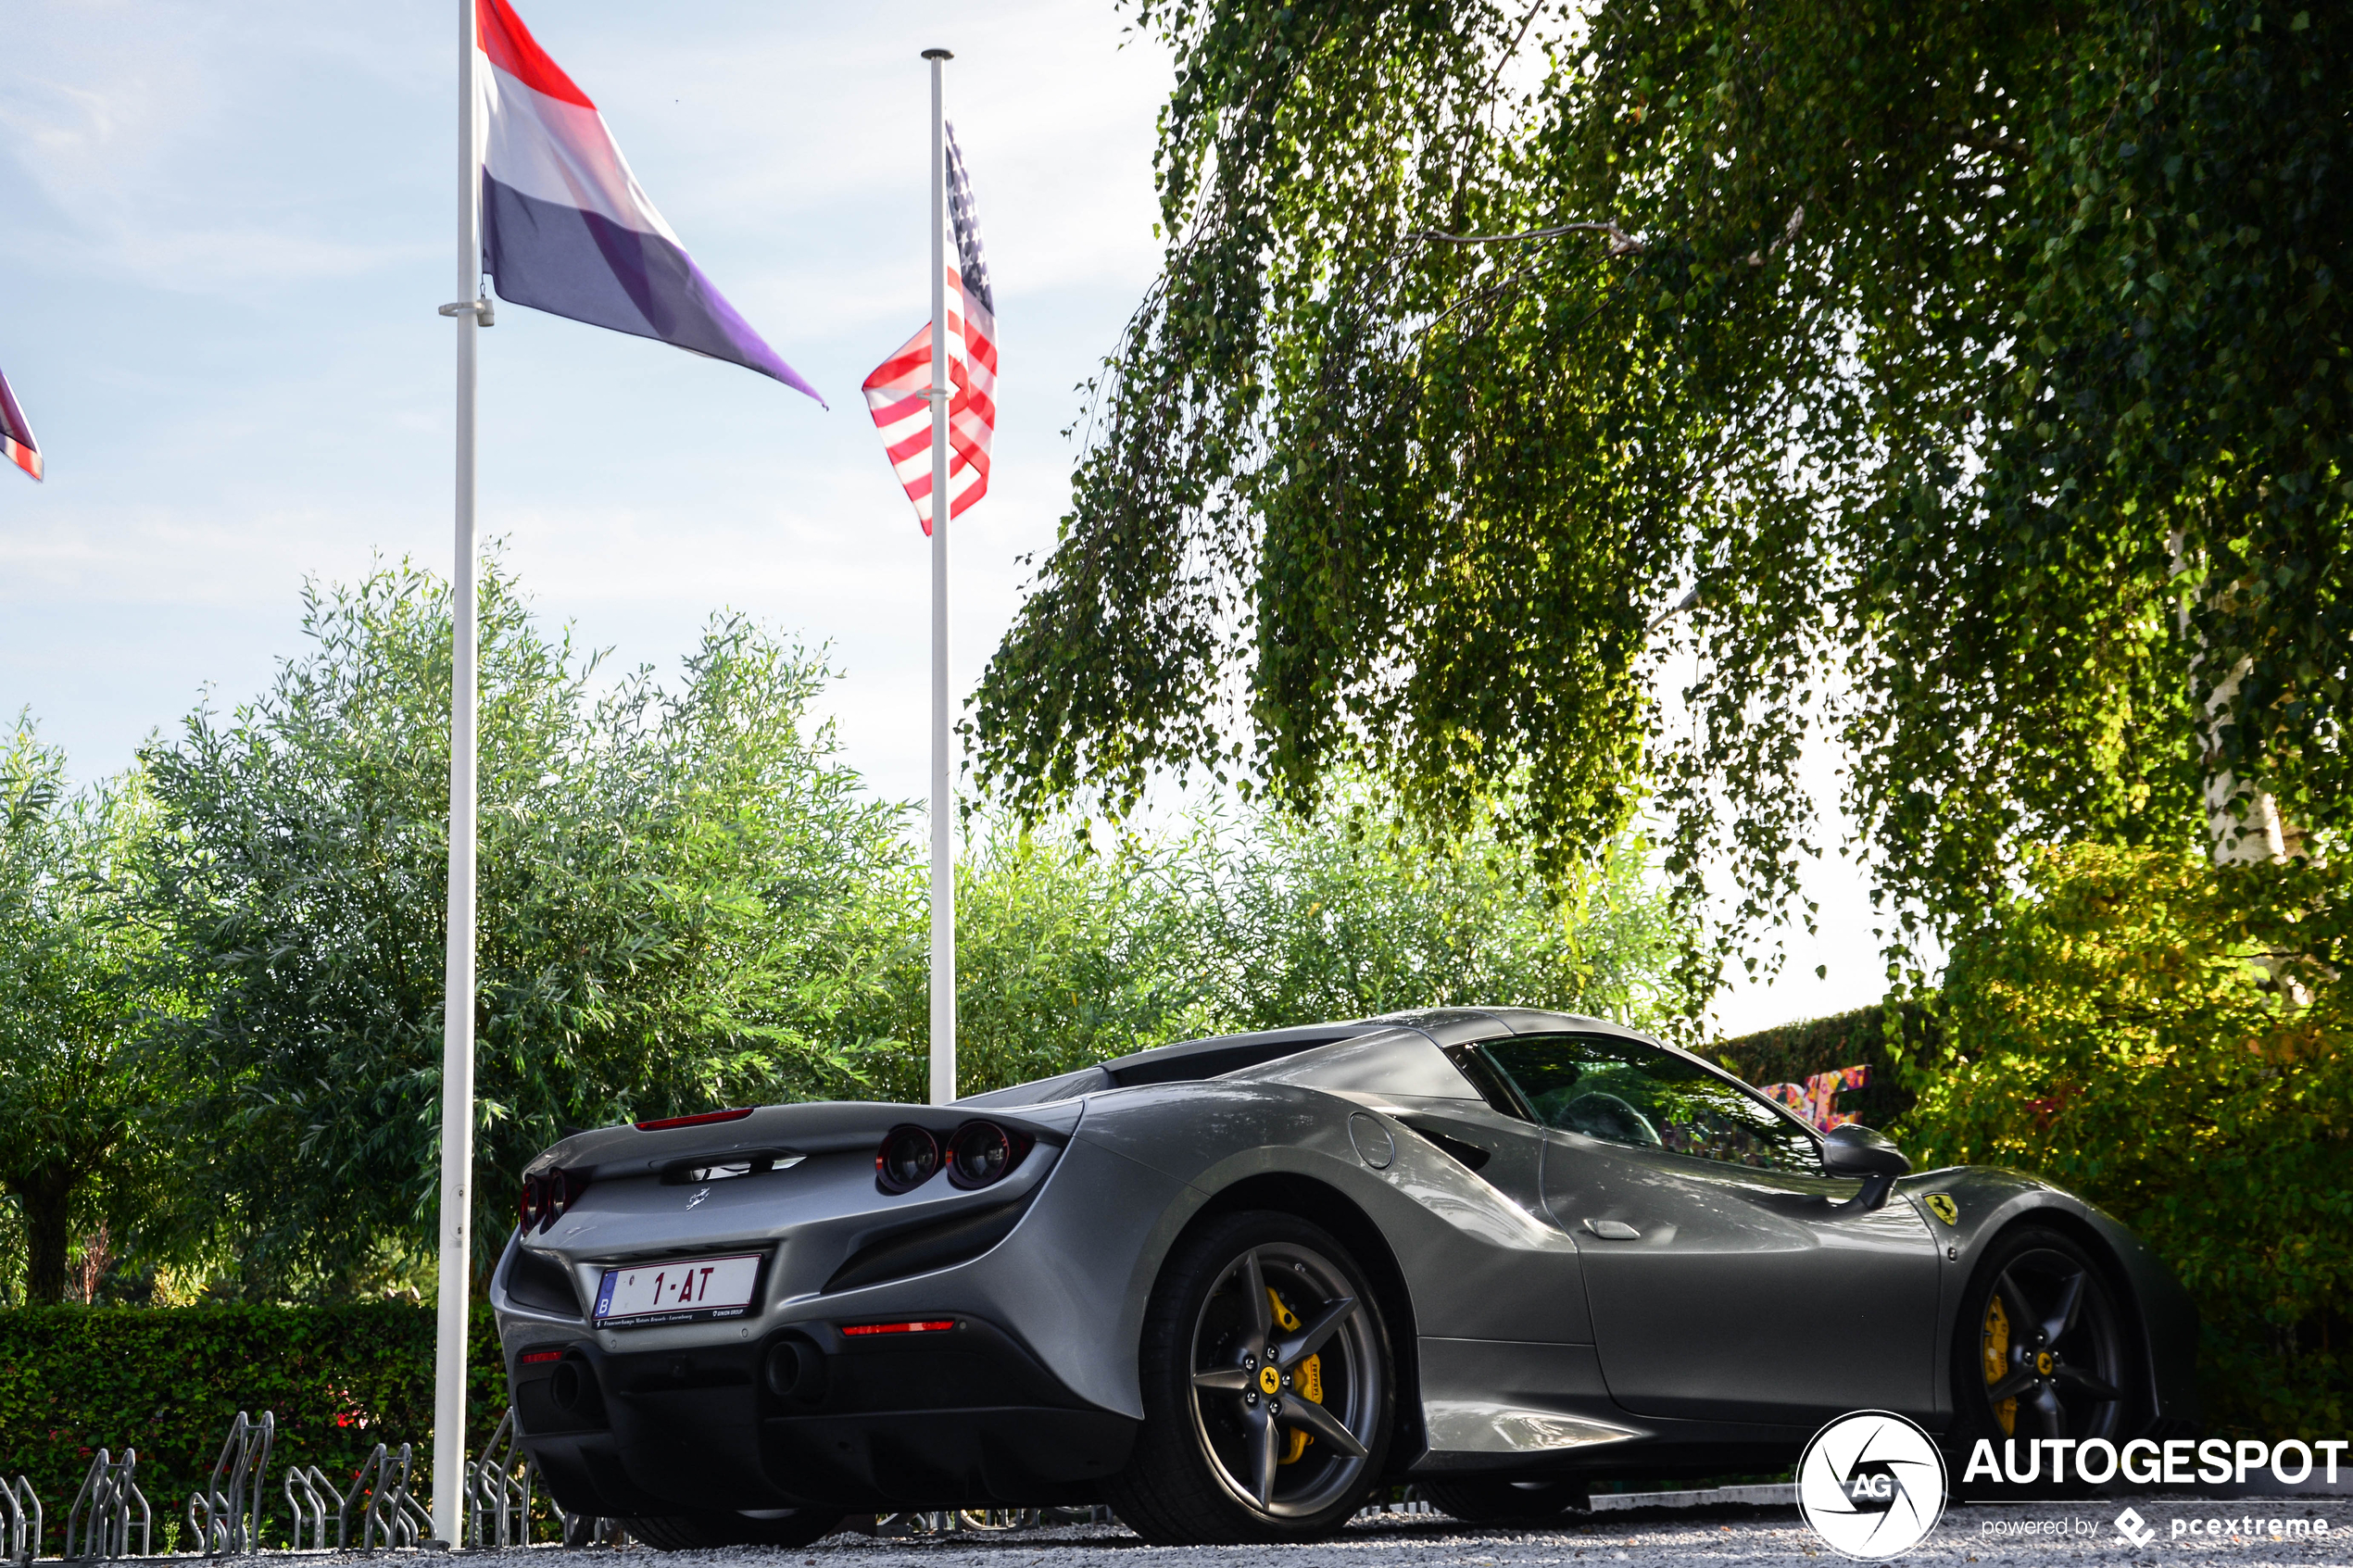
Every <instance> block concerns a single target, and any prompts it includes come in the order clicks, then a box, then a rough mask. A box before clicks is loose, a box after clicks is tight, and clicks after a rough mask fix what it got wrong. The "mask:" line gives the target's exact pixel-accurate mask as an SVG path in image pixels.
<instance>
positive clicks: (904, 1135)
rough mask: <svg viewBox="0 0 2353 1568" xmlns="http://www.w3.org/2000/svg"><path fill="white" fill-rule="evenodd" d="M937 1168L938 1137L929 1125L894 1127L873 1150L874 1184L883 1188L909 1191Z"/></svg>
mask: <svg viewBox="0 0 2353 1568" xmlns="http://www.w3.org/2000/svg"><path fill="white" fill-rule="evenodd" d="M938 1169H939V1140H938V1139H937V1138H936V1137H934V1136H932V1135H931V1129H930V1128H928V1127H918V1126H915V1125H913V1124H912V1123H909V1124H907V1125H903V1126H898V1127H893V1128H892V1129H891V1130H890V1131H889V1132H887V1133H885V1134H884V1135H883V1141H882V1147H881V1148H878V1149H876V1150H875V1185H876V1186H878V1187H880V1188H882V1189H883V1191H885V1192H912V1191H913V1190H914V1189H915V1188H917V1187H919V1186H921V1185H924V1184H925V1182H927V1181H929V1180H931V1178H932V1174H933V1173H935V1172H937V1170H938Z"/></svg>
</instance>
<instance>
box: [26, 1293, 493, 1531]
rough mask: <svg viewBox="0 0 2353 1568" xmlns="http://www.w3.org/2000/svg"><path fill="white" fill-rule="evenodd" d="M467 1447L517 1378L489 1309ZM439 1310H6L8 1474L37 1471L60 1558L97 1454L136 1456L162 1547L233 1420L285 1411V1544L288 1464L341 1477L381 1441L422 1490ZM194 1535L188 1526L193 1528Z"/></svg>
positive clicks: (480, 1328) (281, 1499)
mask: <svg viewBox="0 0 2353 1568" xmlns="http://www.w3.org/2000/svg"><path fill="white" fill-rule="evenodd" d="M433 1338H434V1314H433V1309H432V1308H430V1307H424V1306H416V1305H412V1304H410V1303H408V1302H403V1301H371V1302H365V1303H359V1304H355V1305H350V1306H338V1307H234V1306H222V1307H164V1308H150V1307H20V1308H16V1309H13V1310H8V1311H0V1470H4V1471H5V1473H6V1474H8V1475H9V1476H12V1477H13V1476H15V1475H17V1474H20V1473H21V1474H25V1475H28V1476H30V1477H31V1480H32V1485H33V1487H34V1489H35V1490H36V1491H38V1492H39V1493H40V1494H41V1500H42V1504H43V1506H44V1508H46V1509H47V1510H48V1514H49V1524H50V1529H51V1535H50V1537H49V1540H48V1549H49V1550H51V1551H55V1550H57V1546H58V1540H59V1537H58V1536H57V1532H58V1531H60V1530H62V1529H63V1527H64V1524H65V1513H66V1508H67V1505H68V1504H69V1502H71V1501H72V1499H73V1495H74V1493H75V1492H76V1491H77V1490H78V1489H79V1488H80V1487H81V1486H82V1476H83V1474H85V1473H86V1472H87V1471H88V1470H89V1468H90V1460H91V1456H92V1455H93V1454H94V1453H95V1452H96V1451H97V1450H98V1449H108V1450H110V1451H111V1452H113V1453H114V1455H115V1456H116V1457H117V1458H120V1457H121V1454H122V1450H123V1449H126V1448H135V1449H138V1450H139V1487H140V1490H142V1491H143V1492H145V1494H146V1496H147V1500H148V1502H149V1503H150V1504H151V1505H152V1506H153V1508H154V1510H155V1523H156V1537H155V1541H156V1546H157V1549H161V1547H162V1546H163V1541H164V1536H163V1530H164V1524H165V1522H166V1521H167V1520H171V1519H179V1518H181V1517H182V1514H183V1512H184V1510H185V1508H186V1505H187V1499H188V1494H189V1493H191V1492H192V1491H195V1489H196V1488H197V1487H198V1486H202V1485H203V1484H204V1482H205V1480H206V1479H207V1478H208V1476H209V1475H210V1474H212V1464H213V1461H214V1460H215V1459H216V1458H218V1457H219V1455H220V1441H221V1438H222V1437H223V1436H225V1435H226V1433H227V1431H228V1428H229V1423H230V1421H231V1420H232V1419H233V1417H234V1416H235V1414H236V1412H237V1411H241V1410H242V1411H247V1412H249V1413H250V1414H251V1415H253V1416H254V1417H255V1418H256V1419H257V1420H258V1419H259V1418H260V1415H261V1412H262V1411H271V1412H272V1413H273V1414H274V1415H275V1416H276V1417H277V1435H276V1439H275V1446H274V1447H273V1448H272V1449H271V1458H270V1474H269V1480H268V1486H269V1498H270V1507H269V1511H268V1518H267V1522H266V1526H265V1529H266V1534H267V1537H268V1538H270V1539H271V1540H273V1541H276V1540H282V1539H283V1537H284V1534H285V1528H286V1505H285V1495H284V1493H283V1490H282V1489H281V1488H280V1486H279V1477H280V1476H281V1475H283V1474H284V1469H285V1466H286V1465H287V1464H289V1463H294V1462H300V1463H303V1464H315V1465H318V1466H319V1467H320V1468H321V1469H322V1470H324V1471H325V1472H326V1473H327V1474H328V1475H330V1476H331V1477H333V1478H334V1479H335V1480H336V1481H337V1483H338V1484H341V1483H342V1482H343V1481H344V1479H345V1478H346V1477H348V1476H350V1475H351V1474H354V1473H356V1472H357V1471H358V1469H359V1464H360V1461H362V1460H364V1459H365V1458H366V1457H367V1454H368V1450H369V1449H372V1448H373V1447H375V1445H376V1444H378V1443H380V1442H381V1443H388V1444H390V1445H391V1446H392V1447H393V1448H394V1449H398V1448H399V1447H400V1445H401V1444H403V1443H413V1444H415V1445H416V1448H417V1469H416V1471H415V1474H416V1476H417V1477H418V1478H419V1485H420V1486H422V1480H423V1478H424V1477H425V1476H426V1475H427V1474H428V1472H429V1469H430V1461H431V1458H432V1454H431V1449H432V1436H433ZM468 1364H469V1367H470V1370H471V1374H472V1375H471V1378H470V1383H469V1387H468V1395H467V1425H468V1427H469V1428H470V1431H469V1432H468V1435H467V1448H468V1451H469V1452H472V1451H477V1450H478V1449H480V1447H481V1445H482V1444H483V1442H484V1441H485V1440H486V1439H487V1438H488V1437H489V1436H490V1432H491V1429H492V1428H493V1427H495V1426H496V1425H497V1423H498V1418H499V1417H500V1416H501V1415H503V1414H505V1413H506V1409H507V1374H506V1367H505V1364H504V1363H503V1362H502V1361H500V1359H499V1356H498V1348H497V1336H496V1334H495V1333H494V1332H493V1329H492V1324H491V1321H490V1311H489V1309H488V1308H487V1307H485V1306H484V1305H482V1304H480V1303H477V1304H476V1305H475V1308H474V1311H473V1313H472V1353H471V1356H470V1358H469V1363H468ZM183 1530H184V1526H183Z"/></svg>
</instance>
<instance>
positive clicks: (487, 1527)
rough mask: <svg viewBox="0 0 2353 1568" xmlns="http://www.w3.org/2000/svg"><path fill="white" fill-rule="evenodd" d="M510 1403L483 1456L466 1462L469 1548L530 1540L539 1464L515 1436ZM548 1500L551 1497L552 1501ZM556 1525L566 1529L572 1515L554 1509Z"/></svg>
mask: <svg viewBox="0 0 2353 1568" xmlns="http://www.w3.org/2000/svg"><path fill="white" fill-rule="evenodd" d="M515 1437H516V1434H515V1411H514V1407H513V1406H511V1405H510V1406H509V1407H508V1408H507V1413H506V1415H505V1416H504V1417H502V1418H501V1419H500V1421H499V1423H498V1429H497V1431H496V1432H493V1433H492V1434H491V1435H490V1441H489V1442H488V1443H487V1444H486V1445H484V1448H483V1450H482V1457H481V1458H480V1459H478V1460H476V1461H474V1462H473V1463H472V1464H470V1465H468V1466H467V1467H466V1542H465V1544H466V1545H468V1546H470V1547H496V1548H500V1549H504V1548H507V1547H510V1546H512V1547H527V1546H529V1545H530V1544H531V1494H532V1483H533V1482H534V1481H535V1480H536V1479H538V1475H539V1466H538V1463H537V1462H536V1461H534V1460H533V1459H532V1457H531V1456H530V1454H529V1453H527V1452H523V1451H522V1450H521V1449H520V1447H519V1445H518V1444H517V1443H516V1441H515ZM552 1500H553V1499H550V1502H551V1504H552ZM556 1520H557V1528H558V1530H559V1531H560V1532H564V1531H567V1530H568V1528H569V1526H570V1524H571V1520H570V1518H569V1517H568V1516H567V1515H566V1514H565V1513H564V1512H563V1511H562V1510H561V1509H557V1510H556Z"/></svg>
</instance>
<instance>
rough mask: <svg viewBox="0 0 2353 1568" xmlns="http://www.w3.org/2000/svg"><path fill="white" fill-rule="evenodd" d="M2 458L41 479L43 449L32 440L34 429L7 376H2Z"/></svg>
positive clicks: (0, 396)
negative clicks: (28, 421)
mask: <svg viewBox="0 0 2353 1568" xmlns="http://www.w3.org/2000/svg"><path fill="white" fill-rule="evenodd" d="M0 458H7V459H8V461H10V462H12V463H14V464H16V465H17V467H19V468H20V469H22V470H24V471H25V472H27V473H29V474H31V476H32V477H33V478H35V479H39V478H40V477H41V448H40V446H39V445H37V444H36V443H35V442H34V441H33V439H32V427H31V425H29V424H27V423H26V422H25V417H24V410H23V409H22V408H19V407H17V395H16V394H15V393H13V392H11V391H9V390H8V378H7V377H6V376H0Z"/></svg>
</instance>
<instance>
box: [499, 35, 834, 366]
mask: <svg viewBox="0 0 2353 1568" xmlns="http://www.w3.org/2000/svg"><path fill="white" fill-rule="evenodd" d="M474 15H475V21H474V41H475V44H476V46H477V47H478V48H479V49H480V51H481V58H479V59H477V60H476V61H475V62H474V64H475V67H476V69H475V72H474V80H475V81H476V82H479V83H480V84H481V89H480V91H481V94H482V109H483V114H484V120H485V126H484V129H485V131H486V132H487V135H486V138H485V140H484V145H483V159H482V238H483V270H484V271H486V272H488V273H489V274H490V275H491V278H492V280H493V281H494V282H495V283H496V285H497V290H498V297H499V298H501V299H503V300H508V301H510V302H511V303H513V304H516V305H528V306H530V307H533V308H534V309H538V310H546V311H548V312H550V313H551V314H554V315H558V316H569V317H571V318H572V319H573V320H575V321H586V322H588V323H590V324H591V325H593V326H598V327H610V328H612V329H613V330H614V331H615V332H634V333H635V334H636V335H637V336H639V337H649V338H656V339H659V340H660V341H661V342H663V343H668V344H674V345H677V346H678V347H680V348H685V349H690V350H692V351H693V352H695V353H697V354H705V355H709V356H710V357H711V358H713V359H725V360H728V361H730V362H732V363H734V364H737V365H742V366H744V367H746V368H747V369H749V370H758V371H759V372H761V374H762V375H768V376H774V377H775V378H776V379H777V380H778V381H780V382H783V383H785V384H786V386H790V387H797V388H799V390H800V391H802V392H805V393H807V394H808V395H810V396H812V397H817V392H816V389H815V388H814V387H812V386H811V385H810V384H809V383H807V382H805V381H803V380H801V379H800V376H799V373H798V372H797V371H795V370H793V368H792V367H791V366H790V365H787V364H786V363H785V361H784V360H783V358H780V357H779V356H778V355H777V353H776V351H775V350H774V349H773V348H771V347H769V346H768V345H767V343H766V342H765V341H764V340H762V339H761V335H760V334H759V333H758V332H754V331H752V329H751V326H750V324H749V322H747V321H746V320H744V319H743V318H742V317H741V316H739V315H737V314H736V307H734V306H732V305H729V304H728V303H727V301H726V300H725V299H724V298H723V297H721V295H720V293H719V291H718V290H717V289H715V288H713V287H711V280H710V279H708V278H706V277H704V276H703V274H702V269H700V268H698V267H697V266H696V265H695V263H694V260H693V258H692V257H689V256H687V254H686V247H685V246H683V245H680V244H679V243H678V236H677V235H676V234H674V233H673V232H671V230H670V225H669V224H667V223H665V222H663V221H662V219H661V213H659V212H656V211H655V210H654V204H653V203H651V202H650V201H648V200H647V199H646V193H645V192H644V191H643V190H641V189H639V188H638V185H637V177H636V176H635V175H634V174H632V173H630V172H629V163H628V160H627V159H625V158H623V157H622V156H621V148H620V147H619V146H618V145H617V144H615V143H614V141H613V139H612V132H610V131H609V130H607V129H606V127H605V117H604V116H602V115H600V114H598V112H597V106H596V105H595V104H593V103H591V102H590V101H589V98H588V94H585V93H583V92H582V91H581V90H580V89H579V87H577V86H576V85H574V84H573V80H572V78H571V77H569V76H566V75H565V74H564V73H563V69H562V68H560V66H558V65H557V64H556V62H555V61H553V60H551V59H549V58H548V57H547V51H546V50H544V49H542V48H540V47H539V44H538V42H537V41H536V40H535V39H534V38H533V37H532V36H531V31H530V30H529V29H528V28H526V27H524V26H523V25H522V19H520V18H518V17H517V16H516V15H515V13H514V8H513V7H512V6H510V5H508V4H507V0H481V3H480V4H479V5H478V6H476V7H475V12H474ZM817 401H818V402H819V403H820V404H822V403H824V398H822V397H817Z"/></svg>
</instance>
